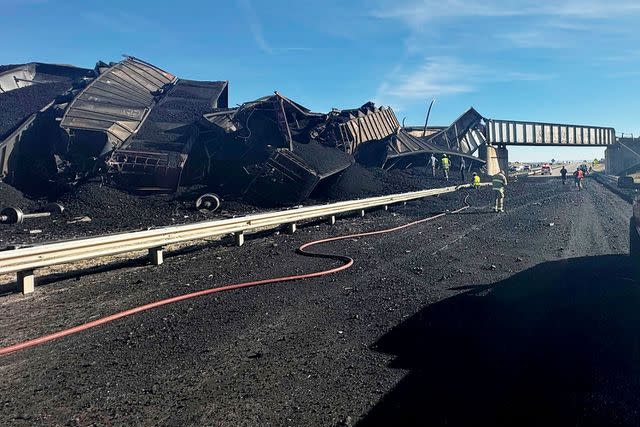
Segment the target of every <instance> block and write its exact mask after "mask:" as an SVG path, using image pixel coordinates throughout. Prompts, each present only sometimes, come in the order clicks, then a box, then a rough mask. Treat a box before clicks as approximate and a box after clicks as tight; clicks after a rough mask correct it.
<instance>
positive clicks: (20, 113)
mask: <svg viewBox="0 0 640 427" xmlns="http://www.w3.org/2000/svg"><path fill="white" fill-rule="evenodd" d="M70 88H71V82H70V81H69V82H61V83H41V84H34V85H31V86H27V87H23V88H20V89H15V90H12V91H9V92H6V93H0V140H2V139H4V138H6V137H7V136H8V135H9V134H10V133H11V132H13V131H14V130H15V129H16V128H17V127H18V126H19V125H20V124H21V123H22V122H23V121H25V120H26V119H27V118H28V117H29V116H30V115H32V114H33V113H35V112H37V111H39V110H41V109H42V108H44V107H45V106H46V105H47V104H49V103H50V102H51V101H53V100H54V99H55V98H56V97H57V96H58V95H61V94H63V93H64V92H66V91H67V90H68V89H70Z"/></svg>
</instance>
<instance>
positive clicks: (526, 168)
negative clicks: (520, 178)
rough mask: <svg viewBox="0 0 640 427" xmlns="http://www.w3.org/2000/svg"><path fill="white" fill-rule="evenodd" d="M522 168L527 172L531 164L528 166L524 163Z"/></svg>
mask: <svg viewBox="0 0 640 427" xmlns="http://www.w3.org/2000/svg"><path fill="white" fill-rule="evenodd" d="M522 170H523V171H525V172H529V171H530V170H531V166H529V165H524V166H523V167H522Z"/></svg>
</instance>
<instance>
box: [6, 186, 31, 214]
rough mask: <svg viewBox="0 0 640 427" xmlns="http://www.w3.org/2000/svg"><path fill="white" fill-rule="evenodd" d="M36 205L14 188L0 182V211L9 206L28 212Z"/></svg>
mask: <svg viewBox="0 0 640 427" xmlns="http://www.w3.org/2000/svg"><path fill="white" fill-rule="evenodd" d="M36 204H37V202H36V201H35V200H33V199H29V198H27V197H25V196H24V195H23V194H22V193H21V192H20V191H19V190H17V189H16V188H14V187H12V186H10V185H8V184H5V183H4V182H2V181H0V209H3V208H6V207H9V206H11V207H17V208H20V209H22V210H24V211H29V209H31V208H32V207H33V206H34V205H36Z"/></svg>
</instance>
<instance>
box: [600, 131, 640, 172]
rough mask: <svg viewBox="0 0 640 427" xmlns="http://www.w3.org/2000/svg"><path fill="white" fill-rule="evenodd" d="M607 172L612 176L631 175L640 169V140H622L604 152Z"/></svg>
mask: <svg viewBox="0 0 640 427" xmlns="http://www.w3.org/2000/svg"><path fill="white" fill-rule="evenodd" d="M604 159H605V170H606V172H607V173H608V174H610V175H621V174H626V173H630V172H632V171H634V170H636V169H639V168H640V138H636V139H633V138H620V139H619V140H618V142H617V143H615V144H613V145H610V146H608V147H607V149H606V150H604Z"/></svg>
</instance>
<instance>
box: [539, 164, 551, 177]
mask: <svg viewBox="0 0 640 427" xmlns="http://www.w3.org/2000/svg"><path fill="white" fill-rule="evenodd" d="M540 175H551V165H550V164H549V163H545V164H543V165H542V169H541V170H540Z"/></svg>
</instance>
